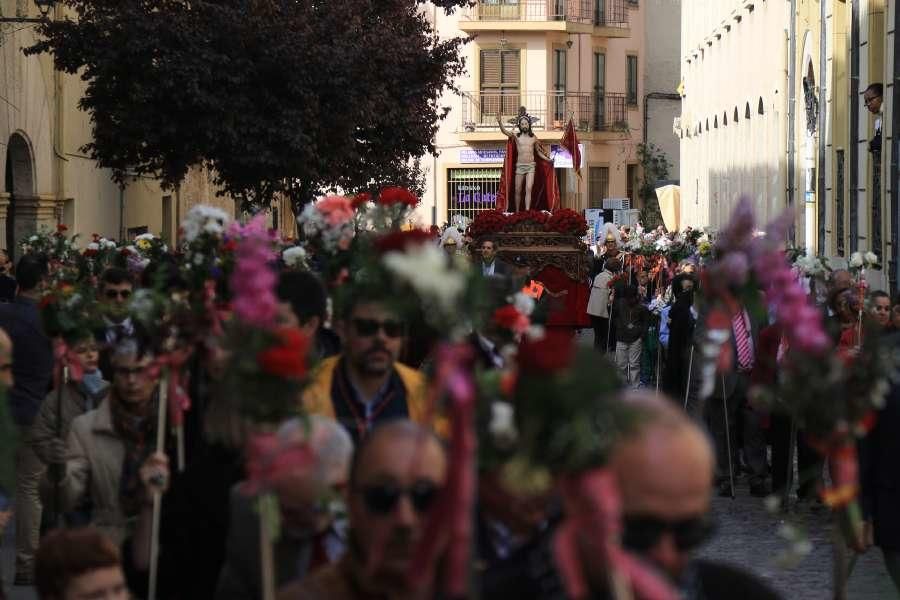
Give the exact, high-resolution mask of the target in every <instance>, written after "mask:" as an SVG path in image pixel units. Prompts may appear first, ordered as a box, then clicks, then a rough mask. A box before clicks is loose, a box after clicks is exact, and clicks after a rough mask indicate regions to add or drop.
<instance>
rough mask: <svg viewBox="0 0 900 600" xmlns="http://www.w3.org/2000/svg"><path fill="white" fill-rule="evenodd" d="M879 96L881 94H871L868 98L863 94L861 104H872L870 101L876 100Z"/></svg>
mask: <svg viewBox="0 0 900 600" xmlns="http://www.w3.org/2000/svg"><path fill="white" fill-rule="evenodd" d="M879 98H881V96H871V97H869V98H866V97H865V96H863V104H864V105H865V106H868V105H870V104H872V102H874V101H875V100H878V99H879Z"/></svg>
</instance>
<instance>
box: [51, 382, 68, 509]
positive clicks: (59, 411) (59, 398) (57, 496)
mask: <svg viewBox="0 0 900 600" xmlns="http://www.w3.org/2000/svg"><path fill="white" fill-rule="evenodd" d="M68 381H69V367H68V366H65V365H63V366H62V377H60V378H59V386H58V387H57V389H56V437H57V438H59V439H63V434H62V432H63V408H62V406H63V388H64V387H66V384H67V383H68ZM62 468H63V469H65V468H66V467H65V464H63V466H62ZM63 476H64V473H60V472H58V471H57V472H56V473H55V477H53V511H54V513H55V514H54V515H53V519H51V521H53V522H55V523H56V526H57V527H62V526H63V511H62V509H61V507H62V486H60V481H61V480H62V478H63Z"/></svg>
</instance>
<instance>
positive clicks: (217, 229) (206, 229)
mask: <svg viewBox="0 0 900 600" xmlns="http://www.w3.org/2000/svg"><path fill="white" fill-rule="evenodd" d="M223 231H225V228H224V227H222V224H221V223H219V222H218V221H207V222H206V224H205V225H204V226H203V233H208V234H210V235H221V234H222V232H223Z"/></svg>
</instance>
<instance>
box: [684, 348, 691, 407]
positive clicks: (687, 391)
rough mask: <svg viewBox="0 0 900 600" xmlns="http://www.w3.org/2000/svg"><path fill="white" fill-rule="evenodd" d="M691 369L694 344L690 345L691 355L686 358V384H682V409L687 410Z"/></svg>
mask: <svg viewBox="0 0 900 600" xmlns="http://www.w3.org/2000/svg"><path fill="white" fill-rule="evenodd" d="M682 364H683V363H682ZM693 369H694V346H693V345H691V357H690V358H689V359H688V373H687V385H685V386H684V410H685V411H687V404H688V393H689V392H690V390H691V371H693Z"/></svg>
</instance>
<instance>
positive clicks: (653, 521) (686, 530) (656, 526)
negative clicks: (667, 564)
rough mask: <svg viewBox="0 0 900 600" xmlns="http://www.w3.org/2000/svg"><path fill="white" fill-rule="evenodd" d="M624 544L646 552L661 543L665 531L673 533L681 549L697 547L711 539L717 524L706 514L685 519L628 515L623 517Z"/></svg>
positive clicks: (632, 548) (629, 547) (631, 548)
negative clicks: (672, 520) (673, 519)
mask: <svg viewBox="0 0 900 600" xmlns="http://www.w3.org/2000/svg"><path fill="white" fill-rule="evenodd" d="M623 525H624V528H623V531H622V546H623V547H624V548H628V549H629V550H633V551H635V552H646V551H647V550H649V549H651V548H653V547H654V546H656V545H657V544H658V543H659V539H660V538H661V537H662V536H663V534H664V533H667V532H668V533H671V534H672V538H673V539H674V541H675V545H676V546H677V547H678V549H679V550H682V551H687V550H692V549H694V548H696V547H697V546H699V545H701V544H702V543H703V542H705V541H706V540H708V539H709V537H710V536H711V535H712V533H713V531H715V524H714V523H713V521H712V519H711V518H710V517H709V516H707V515H704V516H702V517H694V518H692V519H685V520H683V521H675V522H670V521H663V520H661V519H657V518H655V517H645V516H640V517H628V516H626V517H625V518H624V519H623Z"/></svg>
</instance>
